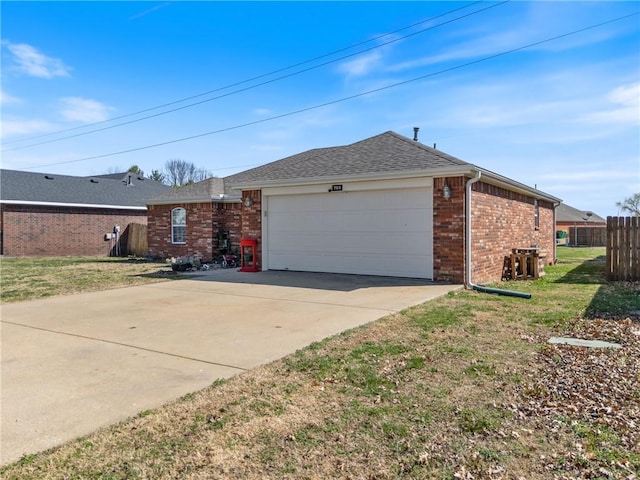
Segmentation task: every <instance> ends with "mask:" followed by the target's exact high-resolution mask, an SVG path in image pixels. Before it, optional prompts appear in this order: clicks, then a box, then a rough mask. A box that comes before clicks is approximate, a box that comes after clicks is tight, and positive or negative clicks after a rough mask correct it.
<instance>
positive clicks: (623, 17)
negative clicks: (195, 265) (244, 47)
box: [30, 12, 640, 168]
mask: <svg viewBox="0 0 640 480" xmlns="http://www.w3.org/2000/svg"><path fill="white" fill-rule="evenodd" d="M638 14H640V12H634V13H631V14H628V15H624V16H621V17H617V18H614V19H611V20H606V21H604V22H600V23H597V24H594V25H590V26H588V27H584V28H580V29H578V30H573V31H571V32H568V33H563V34H562V35H557V36H555V37H550V38H547V39H545V40H540V41H538V42H533V43H529V44H527V45H523V46H521V47H517V48H512V49H510V50H506V51H504V52H500V53H496V54H494V55H489V56H487V57H483V58H480V59H478V60H473V61H470V62H467V63H463V64H460V65H456V66H453V67H449V68H445V69H443V70H439V71H437V72H433V73H428V74H426V75H421V76H419V77H415V78H412V79H409V80H405V81H402V82H397V83H393V84H390V85H386V86H384V87H380V88H376V89H373V90H368V91H366V92H361V93H357V94H355V95H350V96H348V97H343V98H339V99H337V100H332V101H329V102H325V103H321V104H318V105H313V106H311V107H305V108H301V109H299V110H294V111H292V112H287V113H283V114H281V115H275V116H273V117H269V118H263V119H260V120H255V121H253V122H247V123H243V124H239V125H234V126H231V127H226V128H221V129H219V130H213V131H211V132H205V133H200V134H197V135H191V136H189V137H183V138H178V139H174V140H168V141H166V142H161V143H155V144H153V145H146V146H143V147H136V148H130V149H128V150H121V151H119V152H112V153H105V154H102V155H94V156H91V157H84V158H79V159H76V160H68V161H64V162H55V163H48V164H44V165H37V166H34V167H30V168H42V167H51V166H54V165H65V164H69V163H76V162H85V161H87V160H96V159H98V158H106V157H112V156H115V155H122V154H125V153H132V152H138V151H140V150H146V149H149V148H155V147H162V146H164V145H170V144H173V143H179V142H185V141H188V140H194V139H196V138H202V137H206V136H209V135H215V134H218V133H223V132H228V131H231V130H237V129H240V128H244V127H249V126H252V125H257V124H260V123H265V122H270V121H272V120H277V119H280V118H285V117H290V116H293V115H297V114H300V113H304V112H308V111H311V110H316V109H318V108H323V107H327V106H329V105H335V104H337V103H342V102H346V101H348V100H353V99H355V98H359V97H364V96H366V95H371V94H372V93H378V92H382V91H384V90H389V89H391V88H395V87H399V86H401V85H406V84H408V83H413V82H416V81H418V80H424V79H426V78H430V77H435V76H437V75H442V74H444V73H448V72H452V71H454V70H459V69H461V68H466V67H469V66H471V65H476V64H478V63H482V62H486V61H489V60H493V59H496V58H499V57H503V56H505V55H510V54H512V53H515V52H519V51H522V50H526V49H528V48H531V47H536V46H538V45H542V44H545V43H549V42H553V41H555V40H559V39H561V38H566V37H569V36H572V35H576V34H578V33H582V32H586V31H587V30H593V29H594V28H598V27H602V26H604V25H608V24H610V23H614V22H618V21H620V20H625V19H627V18H631V17H633V16H636V15H638Z"/></svg>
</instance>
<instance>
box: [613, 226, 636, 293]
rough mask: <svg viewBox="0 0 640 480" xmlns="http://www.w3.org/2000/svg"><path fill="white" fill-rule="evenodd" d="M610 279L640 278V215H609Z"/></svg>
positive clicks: (634, 279)
mask: <svg viewBox="0 0 640 480" xmlns="http://www.w3.org/2000/svg"><path fill="white" fill-rule="evenodd" d="M606 274H607V278H608V279H609V280H629V281H637V280H640V217H607V266H606Z"/></svg>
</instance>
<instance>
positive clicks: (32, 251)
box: [0, 169, 169, 257]
mask: <svg viewBox="0 0 640 480" xmlns="http://www.w3.org/2000/svg"><path fill="white" fill-rule="evenodd" d="M167 189H169V187H167V186H166V185H163V184H161V183H159V182H155V181H153V180H148V179H144V178H141V177H138V176H136V175H135V174H133V173H120V174H111V175H98V176H93V177H76V176H69V175H57V174H44V173H34V172H23V171H17V170H4V169H3V170H0V239H1V241H0V253H2V254H3V255H6V256H16V257H22V256H66V255H104V256H106V255H110V254H112V253H113V251H114V250H115V247H116V245H117V246H118V247H119V252H120V253H123V254H124V253H126V252H125V251H124V249H123V245H126V235H127V226H128V225H129V224H131V223H139V224H144V225H146V223H147V207H146V205H145V199H147V198H149V197H154V196H157V195H158V194H160V193H161V192H163V191H165V190H167ZM116 225H118V226H120V229H121V231H120V233H119V234H118V240H119V241H118V243H117V244H116V243H115V238H108V237H107V234H111V233H113V229H114V227H115V226H116Z"/></svg>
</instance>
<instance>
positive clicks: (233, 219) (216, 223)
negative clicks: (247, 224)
mask: <svg viewBox="0 0 640 480" xmlns="http://www.w3.org/2000/svg"><path fill="white" fill-rule="evenodd" d="M241 215H242V204H241V203H239V202H236V203H215V204H214V215H213V234H214V235H213V251H214V254H215V256H218V255H219V254H221V253H222V252H221V250H223V245H222V244H221V242H220V236H219V235H218V232H222V231H224V232H226V233H227V235H228V240H229V249H228V250H229V251H230V252H232V253H235V254H236V255H239V254H240V236H241V233H240V232H241V229H242V217H241Z"/></svg>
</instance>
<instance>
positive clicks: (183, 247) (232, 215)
mask: <svg viewBox="0 0 640 480" xmlns="http://www.w3.org/2000/svg"><path fill="white" fill-rule="evenodd" d="M179 207H182V208H184V209H185V210H186V211H187V229H186V239H185V243H184V244H174V243H171V211H172V210H173V209H174V208H179ZM220 229H222V230H226V231H229V234H230V235H229V236H230V241H231V247H232V250H238V249H239V247H240V233H239V232H240V204H239V203H219V202H215V203H214V202H201V203H176V204H172V205H149V207H148V230H147V231H148V238H147V241H148V244H149V255H152V256H154V257H158V258H169V257H181V256H185V255H189V256H194V257H198V258H201V259H202V260H203V261H205V262H208V261H211V260H213V259H215V258H216V257H217V256H218V254H219V250H220V245H219V241H218V231H219V230H220Z"/></svg>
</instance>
